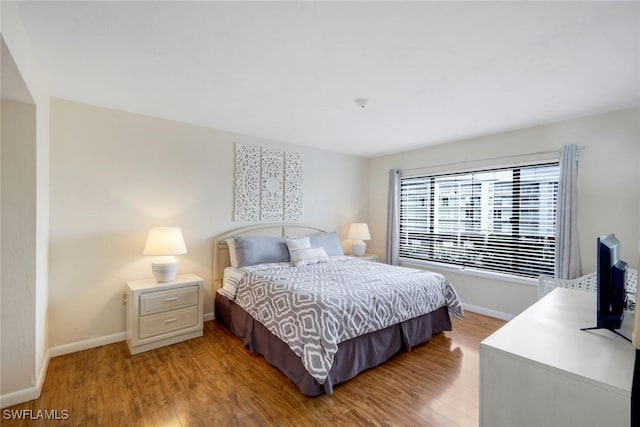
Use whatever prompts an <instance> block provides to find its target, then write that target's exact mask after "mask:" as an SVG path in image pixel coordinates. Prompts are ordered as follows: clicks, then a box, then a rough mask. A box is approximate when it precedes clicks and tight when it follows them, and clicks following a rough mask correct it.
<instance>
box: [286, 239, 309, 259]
mask: <svg viewBox="0 0 640 427" xmlns="http://www.w3.org/2000/svg"><path fill="white" fill-rule="evenodd" d="M310 247H311V241H310V240H309V238H308V237H289V238H287V248H289V255H291V251H294V250H296V249H309V248H310Z"/></svg>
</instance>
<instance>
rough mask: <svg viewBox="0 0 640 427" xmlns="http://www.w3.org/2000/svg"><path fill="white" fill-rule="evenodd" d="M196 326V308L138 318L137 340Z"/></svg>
mask: <svg viewBox="0 0 640 427" xmlns="http://www.w3.org/2000/svg"><path fill="white" fill-rule="evenodd" d="M197 324H198V307H189V308H185V309H182V310H176V311H172V312H170V313H161V314H154V315H152V316H147V317H141V318H140V328H139V338H140V339H144V338H149V337H153V336H155V335H160V334H166V333H168V332H172V331H177V330H178V329H185V328H189V327H191V326H196V325H197Z"/></svg>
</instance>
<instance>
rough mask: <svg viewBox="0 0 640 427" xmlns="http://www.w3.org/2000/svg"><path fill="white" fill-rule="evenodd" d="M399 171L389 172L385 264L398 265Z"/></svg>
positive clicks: (392, 170)
mask: <svg viewBox="0 0 640 427" xmlns="http://www.w3.org/2000/svg"><path fill="white" fill-rule="evenodd" d="M399 246H400V171H399V170H398V169H391V170H390V171H389V201H388V207H387V255H386V259H385V261H386V263H387V264H391V265H400V250H399Z"/></svg>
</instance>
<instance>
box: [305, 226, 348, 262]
mask: <svg viewBox="0 0 640 427" xmlns="http://www.w3.org/2000/svg"><path fill="white" fill-rule="evenodd" d="M309 241H310V242H311V247H312V248H320V247H322V248H324V250H325V252H326V253H327V255H328V256H342V255H344V252H343V250H342V245H341V244H340V239H338V234H337V233H336V232H335V231H334V232H332V233H320V234H312V235H311V236H309Z"/></svg>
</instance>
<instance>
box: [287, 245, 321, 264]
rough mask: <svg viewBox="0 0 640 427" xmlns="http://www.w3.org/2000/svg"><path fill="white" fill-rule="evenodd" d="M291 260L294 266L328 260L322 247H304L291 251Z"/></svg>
mask: <svg viewBox="0 0 640 427" xmlns="http://www.w3.org/2000/svg"><path fill="white" fill-rule="evenodd" d="M291 262H293V265H295V266H296V267H299V266H302V265H309V264H318V263H321V262H329V256H328V255H327V251H325V250H324V248H304V249H294V250H292V251H291Z"/></svg>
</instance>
